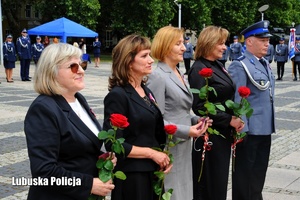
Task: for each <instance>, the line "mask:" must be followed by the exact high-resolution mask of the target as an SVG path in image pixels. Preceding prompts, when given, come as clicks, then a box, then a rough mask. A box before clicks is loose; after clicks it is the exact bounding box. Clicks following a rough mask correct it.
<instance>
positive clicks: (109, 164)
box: [103, 160, 114, 171]
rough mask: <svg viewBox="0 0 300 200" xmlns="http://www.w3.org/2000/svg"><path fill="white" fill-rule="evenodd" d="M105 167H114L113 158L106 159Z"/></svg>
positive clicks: (108, 168)
mask: <svg viewBox="0 0 300 200" xmlns="http://www.w3.org/2000/svg"><path fill="white" fill-rule="evenodd" d="M103 167H104V168H105V169H107V170H110V171H112V170H113V169H114V164H113V162H112V161H111V160H105V161H104V166H103Z"/></svg>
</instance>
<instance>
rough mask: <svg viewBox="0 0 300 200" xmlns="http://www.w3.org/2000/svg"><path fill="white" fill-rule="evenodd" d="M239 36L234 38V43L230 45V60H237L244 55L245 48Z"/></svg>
mask: <svg viewBox="0 0 300 200" xmlns="http://www.w3.org/2000/svg"><path fill="white" fill-rule="evenodd" d="M238 40H239V38H238V36H233V43H232V44H230V54H229V59H230V60H236V59H237V58H238V57H240V56H241V55H242V50H243V46H242V44H241V43H239V42H238Z"/></svg>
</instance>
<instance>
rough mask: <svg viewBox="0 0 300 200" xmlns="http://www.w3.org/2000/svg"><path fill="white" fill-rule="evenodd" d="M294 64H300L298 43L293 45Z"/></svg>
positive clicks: (299, 46)
mask: <svg viewBox="0 0 300 200" xmlns="http://www.w3.org/2000/svg"><path fill="white" fill-rule="evenodd" d="M294 61H295V62H300V43H296V44H295V60H294Z"/></svg>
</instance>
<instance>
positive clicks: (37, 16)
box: [34, 7, 40, 18]
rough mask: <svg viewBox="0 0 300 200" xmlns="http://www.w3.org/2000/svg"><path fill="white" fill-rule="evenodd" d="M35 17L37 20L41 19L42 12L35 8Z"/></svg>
mask: <svg viewBox="0 0 300 200" xmlns="http://www.w3.org/2000/svg"><path fill="white" fill-rule="evenodd" d="M34 17H35V18H40V12H39V10H38V9H37V7H35V8H34Z"/></svg>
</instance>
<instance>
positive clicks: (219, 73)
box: [188, 58, 235, 200]
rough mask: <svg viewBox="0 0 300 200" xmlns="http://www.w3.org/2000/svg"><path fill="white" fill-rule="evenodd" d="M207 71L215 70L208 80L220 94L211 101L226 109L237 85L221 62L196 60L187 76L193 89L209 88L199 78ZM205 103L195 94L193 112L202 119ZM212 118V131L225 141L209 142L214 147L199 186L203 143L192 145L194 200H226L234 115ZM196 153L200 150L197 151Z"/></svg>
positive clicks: (212, 138)
mask: <svg viewBox="0 0 300 200" xmlns="http://www.w3.org/2000/svg"><path fill="white" fill-rule="evenodd" d="M205 67H208V68H211V69H212V70H213V75H212V77H211V78H209V79H208V84H209V86H211V87H213V88H214V89H215V90H216V92H217V96H215V95H214V94H213V93H209V101H210V102H212V103H217V102H220V103H222V104H223V106H224V107H225V108H226V106H225V101H226V100H228V99H231V100H233V98H234V94H235V85H234V83H233V81H232V79H231V78H230V77H229V75H228V73H227V71H226V70H225V68H224V66H223V64H222V63H221V62H219V61H214V62H212V61H208V60H206V59H204V58H200V59H198V60H196V61H195V62H194V64H193V66H192V68H191V70H190V73H189V75H188V80H189V83H190V88H196V89H200V88H202V87H203V86H204V85H205V84H206V83H205V79H204V78H203V77H201V76H200V75H199V71H200V70H201V69H202V68H205ZM204 103H205V102H204V100H203V99H200V98H199V96H198V94H194V101H193V107H192V108H193V111H194V112H195V114H197V115H199V112H198V110H200V109H201V110H203V109H204ZM209 117H210V118H211V119H213V124H212V128H213V129H216V130H217V131H219V132H220V134H222V135H223V136H225V137H226V139H224V138H223V137H221V136H218V135H210V137H209V140H210V141H211V142H212V143H213V145H212V147H211V150H210V151H206V154H205V160H204V168H203V173H202V176H201V180H200V182H198V178H199V174H200V169H201V163H202V159H201V155H202V150H203V140H202V138H198V139H197V140H196V142H193V151H192V163H193V164H192V167H193V190H194V198H193V199H194V200H226V196H227V184H228V175H229V163H230V154H231V142H232V136H231V131H232V127H231V126H230V125H229V124H230V121H231V117H232V112H231V110H228V109H226V110H225V112H223V111H220V110H218V111H217V114H216V115H209ZM194 141H195V140H194ZM195 149H196V150H200V149H201V150H200V151H196V150H195Z"/></svg>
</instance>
